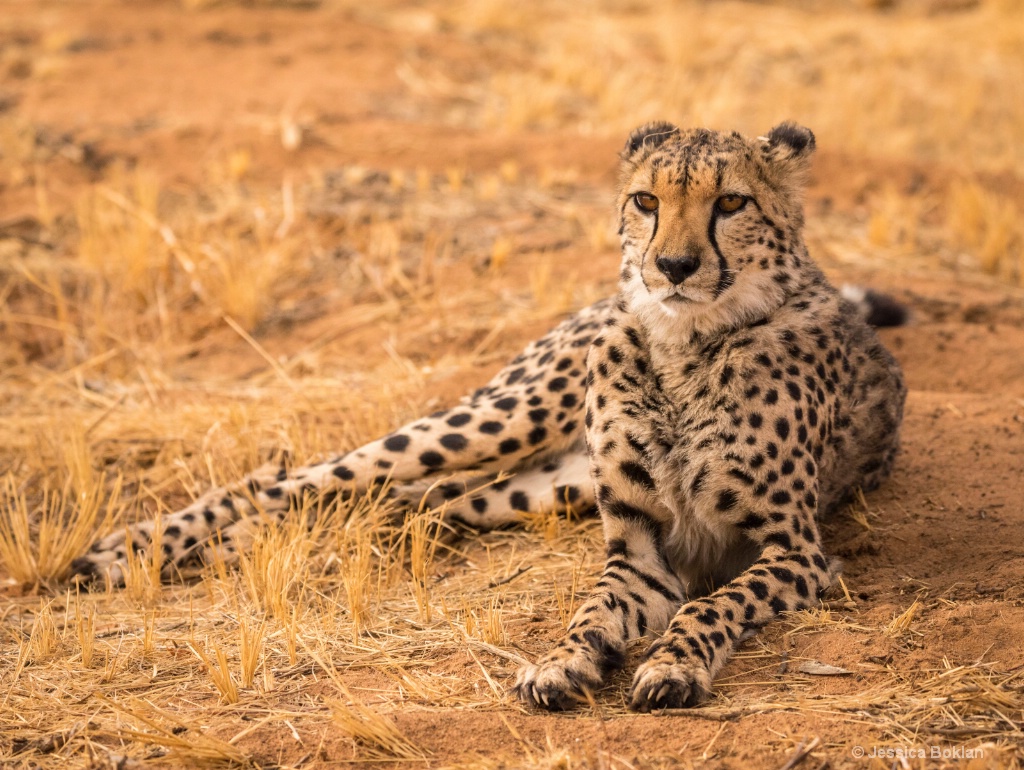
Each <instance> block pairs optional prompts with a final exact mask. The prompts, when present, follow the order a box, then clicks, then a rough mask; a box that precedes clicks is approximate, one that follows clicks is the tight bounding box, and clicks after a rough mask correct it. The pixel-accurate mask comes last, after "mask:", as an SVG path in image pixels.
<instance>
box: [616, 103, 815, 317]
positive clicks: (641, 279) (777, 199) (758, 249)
mask: <svg viewBox="0 0 1024 770" xmlns="http://www.w3.org/2000/svg"><path fill="white" fill-rule="evenodd" d="M813 147H814V136H813V134H811V132H810V131H808V130H807V129H804V128H800V127H798V126H795V125H792V124H783V125H781V126H778V127H776V128H774V129H772V131H771V132H770V133H769V135H768V136H767V137H766V138H763V139H755V140H748V139H745V138H743V137H741V136H740V135H739V134H736V133H732V134H721V133H716V132H713V131H708V130H704V129H695V130H691V131H685V132H683V131H680V130H679V129H678V128H676V127H675V126H672V125H671V124H668V123H655V124H648V125H646V126H643V127H641V128H639V129H637V130H636V131H634V132H633V134H632V135H631V136H630V139H629V142H628V143H627V145H626V149H625V151H624V152H623V161H624V163H623V172H624V173H623V181H622V186H621V189H620V195H619V212H620V223H621V236H622V250H623V264H622V273H621V286H622V290H623V293H624V295H625V297H626V298H627V301H628V302H629V303H630V305H631V309H632V310H633V311H634V312H636V313H637V314H638V315H641V316H642V317H644V318H645V320H647V321H648V322H649V325H653V326H656V327H667V328H668V329H670V330H671V329H672V328H673V327H674V326H678V325H679V324H686V323H687V322H689V326H690V328H697V329H700V328H701V327H702V326H707V325H708V324H707V323H704V324H702V323H701V321H705V322H706V321H708V320H709V319H710V318H712V317H716V316H717V317H720V319H719V320H729V321H730V322H732V323H749V322H751V321H754V320H757V319H758V318H760V317H763V316H764V315H765V314H766V313H768V312H771V310H773V309H774V308H776V307H778V306H779V305H780V304H781V303H782V302H783V300H784V298H785V294H786V287H787V284H788V283H789V282H790V281H791V280H792V275H791V273H792V269H793V268H794V267H798V266H799V264H800V260H801V255H802V252H803V248H802V243H801V240H800V227H801V225H802V213H801V202H800V191H801V188H802V183H803V176H804V172H805V171H806V168H807V162H808V158H809V156H810V154H811V151H812V150H813Z"/></svg>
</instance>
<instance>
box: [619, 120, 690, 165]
mask: <svg viewBox="0 0 1024 770" xmlns="http://www.w3.org/2000/svg"><path fill="white" fill-rule="evenodd" d="M678 135H679V128H678V127H677V126H674V125H672V124H671V123H668V122H666V121H664V120H659V121H656V122H654V123H645V124H644V125H642V126H640V128H636V129H634V130H633V133H631V134H630V135H629V139H627V140H626V146H625V147H623V148H622V152H621V153H620V157H621V158H622V159H623V160H635V159H636V158H637V156H638V154H639V153H640V152H641V151H647V152H650V151H651V150H654V149H656V148H657V147H659V146H661V145H662V144H664V143H665V141H666V140H668V139H671V138H672V137H673V136H678Z"/></svg>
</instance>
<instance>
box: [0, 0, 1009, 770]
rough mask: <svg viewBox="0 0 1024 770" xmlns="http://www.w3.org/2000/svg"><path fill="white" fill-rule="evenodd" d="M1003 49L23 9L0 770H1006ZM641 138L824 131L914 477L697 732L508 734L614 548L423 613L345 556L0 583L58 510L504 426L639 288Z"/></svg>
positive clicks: (1, 464)
mask: <svg viewBox="0 0 1024 770" xmlns="http://www.w3.org/2000/svg"><path fill="white" fill-rule="evenodd" d="M805 6H806V7H805ZM1013 6H1014V4H1013V3H989V4H985V3H973V2H941V1H939V0H935V1H934V2H916V3H915V2H906V3H899V2H886V3H881V2H878V3H863V4H850V5H845V4H835V6H834V7H833V8H832V9H831V10H829V11H828V12H827V13H814V12H813V11H812V10H810V9H809V8H810V6H809V5H807V4H802V3H799V2H793V3H765V4H753V3H751V4H737V3H722V4H713V5H711V4H709V5H705V4H695V5H692V6H691V5H687V4H678V6H674V5H671V4H654V5H652V6H651V7H640V6H639V4H632V3H622V4H615V3H610V2H594V3H585V4H583V6H581V7H580V8H582V10H581V9H580V8H577V7H576V6H573V5H568V4H561V3H551V4H542V3H539V2H538V3H534V2H528V1H527V2H522V3H517V4H514V5H513V4H505V3H497V2H480V3H466V4H445V3H441V2H427V3H421V4H407V5H403V4H399V3H396V2H386V3H383V4H375V5H374V7H373V8H370V7H366V6H365V5H364V4H356V3H346V2H340V1H339V2H324V3H322V4H321V3H285V2H279V3H258V2H254V3H241V4H240V3H210V4H207V3H203V2H186V3H182V4H179V3H171V2H142V3H138V2H115V1H114V0H109V1H107V2H102V1H100V0H95V1H94V0H89V1H88V2H76V3H64V2H56V1H52V0H40V2H27V1H26V2H13V1H8V2H4V3H3V5H2V11H0V298H2V300H3V306H2V308H0V328H2V330H3V331H2V334H0V362H2V365H0V414H2V415H3V421H2V422H3V423H4V425H3V426H2V427H0V430H2V431H3V434H2V436H3V441H0V444H2V448H0V472H2V474H3V475H4V490H3V492H2V493H0V497H2V498H3V500H2V502H3V509H2V511H0V513H2V516H0V579H2V582H0V597H2V601H0V656H2V657H0V661H2V663H0V726H2V729H0V764H3V765H4V766H10V767H17V768H29V767H39V766H41V767H70V766H75V767H121V768H126V767H134V766H136V764H139V763H145V764H146V765H147V766H153V767H164V766H166V767H173V766H196V765H208V764H219V765H232V766H233V765H238V766H259V767H308V768H312V767H334V766H338V767H350V766H351V767H357V766H380V767H409V766H412V767H429V768H442V767H467V768H470V767H472V768H499V767H507V768H518V767H545V768H547V767H551V768H556V767H557V768H659V767H698V766H700V767H716V768H717V767H721V768H745V767H754V768H762V767H786V768H792V767H796V766H798V765H799V766H800V767H808V768H823V767H835V768H843V767H855V768H882V767H915V768H916V767H970V768H989V767H992V768H995V767H1008V768H1009V767H1012V768H1017V767H1020V766H1021V760H1022V758H1024V754H1022V751H1021V748H1020V747H1021V745H1024V644H1022V641H1021V640H1022V636H1024V288H1022V286H1024V225H1022V224H1021V222H1024V153H1022V150H1021V145H1020V142H1019V139H1018V137H1019V136H1020V132H1021V131H1022V130H1024V100H1022V96H1021V94H1022V93H1024V87H1022V86H1024V54H1022V51H1024V22H1022V19H1021V17H1020V14H1019V8H1017V9H1015V8H1014V7H1013ZM738 19H739V20H738ZM672 30H676V31H677V33H678V36H679V38H682V39H685V40H686V41H688V45H689V46H690V47H692V48H694V49H695V50H694V51H686V52H680V51H679V49H680V48H685V47H687V46H684V45H682V43H679V44H677V43H675V42H671V41H670V42H668V43H666V40H667V39H668V38H671V35H672ZM620 33H621V35H622V37H621V38H620ZM595 41H597V42H595ZM748 43H749V45H748ZM598 44H599V45H598ZM595 46H597V47H598V48H600V49H601V50H600V51H599V52H597V53H595V52H594V50H593V49H594V48H595ZM696 49H699V50H696ZM938 49H941V50H938ZM958 68H959V69H958ZM659 79H661V81H662V83H663V87H662V88H657V87H655V84H656V81H658V80H659ZM993 103H994V104H993ZM658 117H667V118H669V119H672V120H676V121H678V122H680V123H695V122H701V123H707V124H710V125H712V126H714V127H716V128H738V129H741V130H743V131H744V132H747V133H757V132H763V131H765V130H767V129H768V128H769V127H770V126H771V125H772V124H773V122H777V121H779V120H782V119H785V118H796V119H797V120H799V121H801V122H803V123H806V124H807V125H810V126H811V127H812V128H814V129H815V130H816V131H817V132H818V143H819V148H820V149H819V152H818V156H817V159H816V166H815V173H814V178H813V180H812V183H811V187H810V190H809V191H808V199H807V213H808V230H807V238H808V244H809V246H810V248H811V251H812V254H813V255H814V256H815V257H816V258H817V259H818V260H819V261H820V262H821V264H822V265H823V267H824V268H825V269H826V271H827V272H828V273H829V275H830V277H832V278H833V280H834V281H835V282H836V283H844V282H853V283H860V284H866V285H870V286H872V287H874V288H876V289H878V290H882V291H886V292H888V293H891V294H892V295H894V296H895V297H897V298H899V299H900V300H901V301H902V302H904V303H905V304H906V305H907V306H908V307H909V309H910V312H911V320H910V322H909V324H908V325H906V326H904V327H901V328H896V329H887V330H884V331H883V332H882V337H883V340H884V341H885V343H886V344H887V345H888V346H889V347H890V349H891V350H892V351H893V352H894V353H895V355H896V356H897V358H898V359H899V360H900V362H901V364H902V366H903V367H904V370H905V373H906V376H907V381H908V384H909V388H910V395H909V399H908V403H907V412H906V419H905V424H904V429H903V446H904V449H903V452H902V454H901V456H900V459H899V462H898V465H897V468H896V470H895V473H894V476H893V478H892V479H891V481H889V482H888V483H887V484H886V485H885V486H884V487H883V488H881V489H880V490H878V491H877V492H874V493H872V494H871V495H869V496H867V498H866V499H865V500H863V501H862V503H859V504H857V505H855V506H853V507H852V508H851V510H850V511H848V512H844V513H843V514H842V515H839V516H837V517H836V518H835V519H833V520H831V521H828V522H826V523H825V525H824V529H825V534H826V543H827V544H828V545H829V547H830V549H831V553H832V554H834V555H835V556H837V557H839V558H840V559H841V560H842V562H843V565H844V566H843V587H842V588H840V589H837V591H836V593H835V595H834V596H833V597H832V600H831V601H830V603H829V604H827V605H823V606H822V607H821V608H820V609H817V610H814V611H811V612H804V613H795V614H793V615H792V616H790V617H787V618H786V620H785V621H783V622H780V623H778V624H775V626H773V627H771V628H769V629H767V630H766V631H765V632H763V633H762V634H761V635H760V636H759V637H758V638H757V639H755V640H753V641H750V642H747V643H746V644H745V645H744V646H743V647H742V648H741V650H740V652H739V654H737V656H736V657H735V659H734V660H733V661H732V662H730V664H729V665H728V667H727V668H726V669H725V671H724V672H723V674H722V675H721V677H720V679H719V680H717V681H716V689H715V694H714V697H713V698H712V699H711V701H710V702H709V703H708V704H707V705H706V706H704V707H702V708H700V709H696V710H693V711H691V712H688V713H683V714H677V713H673V714H661V715H644V716H638V715H633V714H631V713H629V712H628V711H627V710H626V709H625V708H624V701H623V698H624V690H625V687H626V686H627V685H628V676H627V675H626V674H624V675H622V676H620V677H619V678H618V679H616V681H615V682H613V683H612V684H611V685H610V686H609V687H607V688H605V689H604V690H603V691H601V692H600V693H598V694H597V696H596V702H595V703H594V704H592V705H591V706H588V707H585V708H582V709H581V710H580V711H579V712H576V713H571V714H564V715H549V714H538V713H532V712H528V711H526V710H525V709H524V708H522V707H521V706H520V705H519V704H518V703H517V702H516V701H515V700H514V699H512V698H511V697H509V695H508V688H509V686H510V683H511V681H512V677H513V676H514V671H515V668H516V666H517V661H519V660H521V659H522V658H523V657H526V658H532V657H535V656H537V655H538V654H540V653H541V652H543V651H544V650H545V648H546V646H547V645H548V644H549V643H550V642H551V641H552V640H553V639H555V638H556V637H557V636H558V635H559V632H560V630H561V629H562V627H563V625H564V622H565V620H566V618H567V616H568V614H570V613H569V608H570V607H571V604H572V602H573V601H574V600H575V597H577V596H578V595H579V594H582V593H585V591H586V589H587V587H588V586H589V585H590V583H592V582H593V579H594V577H595V575H596V572H597V571H598V569H599V567H598V560H599V558H600V547H599V539H600V533H599V529H598V528H597V525H596V524H595V522H594V521H593V520H586V519H584V520H579V521H569V522H566V521H558V520H555V519H553V518H551V517H547V518H544V517H539V518H537V519H536V520H534V521H531V522H529V523H528V526H527V528H526V529H525V530H524V531H513V532H499V533H490V534H485V535H482V536H479V537H475V536H473V537H469V538H468V539H466V540H463V541H461V542H459V543H457V544H455V545H454V546H453V547H452V548H451V549H448V550H446V549H445V547H441V548H440V550H438V552H437V553H436V554H434V555H433V556H430V557H426V558H424V559H423V562H422V563H423V564H424V565H426V566H425V567H424V568H423V570H425V571H420V572H418V571H417V570H418V568H417V566H416V558H417V557H415V556H410V557H409V559H406V556H405V553H404V552H403V553H402V554H401V555H400V556H398V557H395V556H393V555H391V556H389V555H388V554H384V553H382V552H381V548H383V546H381V543H380V542H379V541H374V539H373V534H372V531H371V530H369V529H360V528H359V527H358V526H355V525H342V524H338V523H337V522H336V521H335V522H334V525H332V526H333V529H331V528H328V529H326V530H324V531H323V532H319V533H314V534H312V535H310V534H309V533H306V532H304V531H303V532H299V531H297V530H296V531H286V532H283V533H277V534H276V535H274V534H272V535H267V539H266V540H265V541H263V542H264V545H265V546H266V549H265V551H264V552H263V556H261V557H260V558H262V559H263V560H264V561H262V562H259V563H256V562H255V561H254V563H253V564H250V565H248V566H246V565H243V568H242V569H241V570H240V571H238V570H231V569H223V568H220V569H218V568H212V569H210V570H208V571H207V572H206V573H205V574H204V575H203V576H201V577H199V578H197V579H194V580H193V581H191V582H188V583H185V584H175V585H170V586H164V587H160V586H153V585H149V586H146V585H142V584H139V585H138V586H136V587H135V588H134V589H131V590H129V591H126V592H114V593H111V592H103V591H99V592H96V593H91V594H81V595H77V594H76V592H74V591H72V590H70V589H69V588H68V586H67V583H66V581H63V582H62V578H63V577H66V568H67V563H68V559H69V558H70V557H71V556H73V555H75V554H74V553H73V551H74V549H75V548H77V547H80V546H81V547H84V546H83V545H82V544H84V543H86V542H87V541H88V540H89V539H90V538H91V536H92V530H91V529H89V530H88V531H87V532H86V534H85V535H84V538H85V539H84V540H82V541H81V543H79V545H78V546H76V545H74V544H72V545H71V546H67V547H68V548H70V551H69V552H68V554H65V556H67V558H64V559H63V561H61V560H60V558H56V557H55V558H56V560H55V561H51V562H49V564H50V569H49V570H46V569H39V570H37V571H36V572H35V573H32V569H29V568H22V567H19V566H17V565H16V564H15V561H16V560H15V559H14V558H13V557H11V556H10V553H11V550H10V549H7V550H6V551H5V550H3V543H4V542H5V540H4V538H6V542H8V543H13V546H12V547H13V548H14V549H15V550H17V548H19V547H20V548H22V549H23V551H24V552H25V553H28V551H29V550H31V549H35V550H33V551H32V553H33V554H35V556H33V557H32V558H33V559H35V558H36V557H37V556H38V555H39V549H40V548H41V546H40V545H39V543H40V538H43V537H45V536H46V535H47V534H48V532H49V530H47V527H46V525H45V524H42V523H40V517H41V516H42V515H43V513H44V512H45V511H47V510H49V509H50V508H53V507H54V506H55V508H54V510H57V511H58V513H62V512H66V511H80V510H85V509H86V508H88V505H89V504H87V502H86V501H87V500H92V499H93V498H92V497H90V496H91V495H93V494H95V495H97V496H96V498H95V501H94V504H92V505H93V507H92V508H91V509H90V510H98V511H101V512H102V510H105V508H106V506H107V503H106V501H107V500H110V501H111V510H112V511H113V513H112V516H113V518H112V520H110V521H107V522H106V523H105V524H104V525H103V526H104V527H106V528H107V529H112V528H114V527H116V526H118V524H120V523H121V522H122V521H124V520H131V519H132V518H133V517H135V516H140V515H143V516H144V515H153V514H154V512H155V511H157V510H164V511H166V510H173V509H174V507H176V506H177V505H180V504H182V503H183V502H186V501H187V500H189V499H190V498H191V497H192V496H194V495H196V494H198V493H200V492H201V491H202V490H203V489H205V488H206V487H208V486H209V485H210V484H211V483H212V481H217V482H224V481H230V480H231V479H232V478H235V477H237V476H238V475H239V474H241V473H242V472H244V471H245V470H247V469H249V468H251V467H254V466H255V465H257V464H259V463H260V462H261V461H263V460H265V459H267V458H268V457H274V456H277V455H278V453H280V452H282V451H287V452H289V453H290V454H291V455H292V457H293V458H294V459H295V461H297V462H302V461H305V460H307V459H309V458H312V457H314V456H317V455H320V454H324V453H335V452H337V451H339V450H341V449H345V448H348V447H351V446H354V445H356V444H357V443H359V442H361V441H365V440H368V439H371V438H373V437H374V436H375V435H378V434H379V433H380V432H382V431H384V430H387V429H388V428H389V427H391V426H394V425H395V424H397V423H398V422H399V421H401V420H404V419H408V418H410V417H412V416H414V415H416V414H418V413H421V412H426V411H432V410H434V409H436V408H438V407H439V406H440V405H443V404H446V403H450V402H451V401H452V400H454V399H455V398H457V397H459V396H460V395H462V393H464V392H465V391H467V390H468V389H470V388H472V387H476V386H477V385H479V384H482V383H483V382H484V381H485V380H486V379H487V377H488V376H489V375H490V374H491V373H493V372H494V371H496V370H497V369H498V368H499V367H500V366H501V364H502V362H503V361H504V360H506V359H508V358H510V357H511V356H513V355H514V354H515V353H516V351H517V350H518V349H519V348H521V347H522V346H523V345H524V344H525V343H526V342H528V341H529V340H530V339H531V338H532V337H533V336H534V335H536V334H538V333H540V332H542V331H543V330H545V329H546V328H548V327H550V326H551V325H553V323H555V322H557V320H559V319H560V318H562V317H564V316H565V314H566V313H568V312H571V310H572V309H573V308H576V307H580V306H582V305H584V304H586V303H587V302H591V301H594V300H596V299H598V298H600V297H602V296H605V295H607V294H608V293H610V292H612V291H613V290H614V277H615V275H616V264H617V259H618V258H617V253H616V243H615V236H614V226H613V224H612V222H611V218H610V202H611V200H612V196H613V193H614V185H615V180H616V153H617V151H618V149H619V147H620V145H621V143H622V141H623V139H624V136H625V134H626V132H627V131H628V129H629V128H630V127H631V126H632V125H635V124H639V123H642V122H644V121H646V120H648V119H652V118H658ZM368 508H369V509H370V510H371V512H372V509H373V505H372V504H371V505H369V506H368ZM19 510H23V511H24V513H25V521H27V522H29V524H28V525H27V527H26V529H25V534H24V536H23V537H22V538H21V539H18V537H16V536H15V535H12V534H11V533H12V532H13V531H14V530H15V529H16V526H15V525H14V524H13V523H12V522H14V521H16V519H17V512H18V511H19ZM368 515H369V514H368ZM370 518H372V516H371V517H370ZM90 526H99V525H98V524H95V523H94V522H92V520H91V519H90ZM275 537H276V538H277V539H274V538H275ZM317 538H319V539H317ZM28 542H32V543H35V545H33V546H31V549H30V548H29V546H27V545H26V543H28ZM375 549H376V550H375ZM4 554H6V555H4ZM364 557H365V558H364ZM275 559H278V560H277V561H275ZM289 560H291V561H289ZM27 561H28V562H31V561H32V559H27ZM351 564H357V565H362V566H357V567H352V566H350V565H351ZM26 570H27V571H26ZM359 570H363V571H361V572H360V571H359ZM62 572H63V573H64V574H63V575H62V574H61V573H62ZM509 578H511V579H509ZM495 583H497V584H499V585H494V584H495ZM413 588H415V589H416V590H413ZM492 597H493V598H492ZM360 608H362V609H360ZM254 624H255V625H254ZM259 624H263V625H259ZM256 626H259V629H260V630H259V633H258V634H256V636H255V637H253V636H252V633H255V632H252V629H253V628H255V627H256ZM251 632H252V633H251ZM247 634H248V635H249V636H247ZM252 638H257V644H256V651H255V653H252V652H251V650H249V652H247V651H246V644H247V643H248V642H247V641H246V640H247V639H249V640H250V642H251V639H252ZM640 649H641V647H640V646H638V647H636V648H635V650H633V652H634V653H636V654H639V651H640ZM218 655H222V656H223V658H222V659H218V657H217V656H218ZM252 655H255V656H256V657H252ZM247 656H249V657H250V658H251V659H252V660H253V661H254V663H253V665H254V668H253V669H252V670H254V671H256V674H255V677H253V676H251V675H250V676H249V677H248V679H246V676H245V673H244V666H245V661H246V659H247ZM818 664H824V665H826V666H831V667H836V669H841V671H839V670H829V669H822V668H821V666H820V665H818ZM228 671H230V672H231V674H230V677H231V682H229V684H228V685H224V683H223V681H221V682H220V683H218V681H217V674H218V672H220V673H222V674H225V675H227V673H226V672H228ZM822 671H824V672H825V673H824V674H823V673H821V672H822ZM815 672H817V673H815ZM250 673H251V672H250ZM232 682H233V684H234V685H235V688H236V691H235V693H234V696H232V695H231V694H230V693H226V690H230V684H231V683H232Z"/></svg>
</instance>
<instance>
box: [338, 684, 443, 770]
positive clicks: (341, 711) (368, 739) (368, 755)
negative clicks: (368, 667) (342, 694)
mask: <svg viewBox="0 0 1024 770" xmlns="http://www.w3.org/2000/svg"><path fill="white" fill-rule="evenodd" d="M346 695H347V693H346ZM348 697H349V702H348V703H342V702H341V701H334V702H333V703H331V704H330V706H331V716H332V717H333V720H334V724H335V725H336V726H337V727H338V729H340V730H341V731H342V733H343V734H345V735H347V736H348V737H349V738H350V739H351V741H352V744H353V746H354V748H355V750H356V755H357V757H360V758H364V759H377V760H385V759H426V757H427V754H426V752H425V751H423V750H422V749H420V748H419V747H417V746H416V745H415V744H414V743H412V742H411V741H410V740H409V739H408V738H406V737H405V735H403V734H402V731H401V730H399V729H398V727H397V726H396V725H395V723H394V722H393V721H392V720H391V719H389V718H388V717H386V716H384V715H383V714H380V713H378V712H376V711H374V710H373V709H371V708H369V707H368V706H364V705H363V704H362V703H359V702H358V701H355V700H352V699H351V696H350V695H348Z"/></svg>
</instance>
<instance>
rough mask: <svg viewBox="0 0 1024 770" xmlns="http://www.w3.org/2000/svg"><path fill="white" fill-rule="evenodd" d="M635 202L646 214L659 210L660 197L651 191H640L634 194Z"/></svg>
mask: <svg viewBox="0 0 1024 770" xmlns="http://www.w3.org/2000/svg"><path fill="white" fill-rule="evenodd" d="M633 203H635V204H636V207H637V208H638V209H640V210H641V211H642V212H644V213H645V214H653V213H654V212H655V211H657V210H658V199H657V198H655V197H654V196H653V195H651V194H650V193H646V192H638V193H637V194H636V195H634V196H633Z"/></svg>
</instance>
